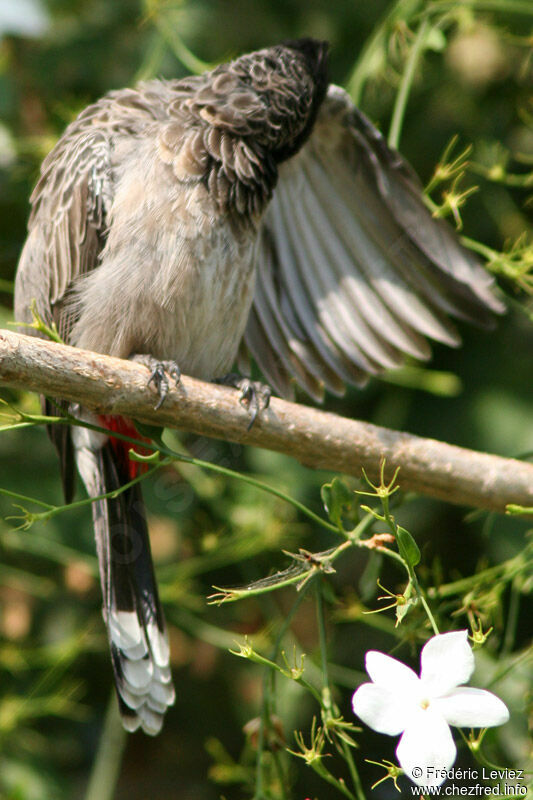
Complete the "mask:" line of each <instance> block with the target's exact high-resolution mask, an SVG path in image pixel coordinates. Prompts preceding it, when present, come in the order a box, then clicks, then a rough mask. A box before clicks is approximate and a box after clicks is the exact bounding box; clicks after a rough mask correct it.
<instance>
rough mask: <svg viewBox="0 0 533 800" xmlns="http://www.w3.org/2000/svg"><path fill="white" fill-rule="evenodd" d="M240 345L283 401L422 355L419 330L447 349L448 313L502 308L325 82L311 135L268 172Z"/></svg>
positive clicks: (475, 315) (412, 182)
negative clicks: (273, 177)
mask: <svg viewBox="0 0 533 800" xmlns="http://www.w3.org/2000/svg"><path fill="white" fill-rule="evenodd" d="M257 271H258V277H257V289H256V293H255V297H254V305H253V308H252V311H251V314H250V319H249V323H248V327H247V330H246V333H245V342H246V345H247V346H248V348H249V350H250V351H251V353H252V354H253V356H254V358H255V359H256V361H257V363H258V365H259V367H260V368H261V370H262V371H263V373H264V375H265V377H266V379H267V380H268V381H269V382H270V383H271V384H272V385H273V386H274V387H275V388H276V390H277V391H279V392H280V393H281V394H282V395H285V396H291V394H292V387H291V376H293V377H294V379H295V380H296V382H297V383H298V384H299V385H300V386H301V387H302V388H303V389H304V390H305V391H306V392H307V393H308V394H309V395H310V396H311V397H313V398H314V399H316V400H317V401H318V400H321V399H322V395H323V391H324V388H325V389H328V390H329V391H331V392H333V393H336V394H339V393H342V391H343V384H344V383H345V382H348V383H353V384H356V385H361V384H364V383H365V381H366V380H367V379H368V376H369V375H372V374H376V373H379V372H381V371H383V370H385V369H388V368H390V367H394V366H397V365H399V364H401V363H402V362H403V360H404V357H405V355H410V356H413V357H415V358H417V359H427V358H428V357H429V355H430V347H429V344H428V342H427V339H426V337H428V338H430V339H433V340H435V341H438V342H444V343H445V344H448V345H452V346H456V345H458V344H459V343H460V338H459V335H458V333H457V330H456V328H455V326H454V325H453V323H452V322H451V320H450V317H455V318H456V319H459V320H467V321H469V322H473V323H476V324H479V325H482V326H489V325H490V324H491V322H492V317H493V314H494V313H502V312H503V311H504V306H503V304H502V303H501V302H500V300H499V299H498V298H497V297H496V295H495V293H494V289H493V281H492V279H491V277H490V276H489V275H488V273H487V272H486V271H485V270H484V269H483V267H482V266H481V264H480V263H479V261H478V259H477V258H476V257H475V256H474V254H473V253H471V252H469V251H468V250H466V249H464V248H463V247H462V246H461V244H460V243H459V241H458V238H457V236H456V234H455V232H454V230H453V229H452V228H451V227H450V226H449V225H448V224H447V223H446V222H444V221H443V220H439V219H435V218H433V217H432V216H431V214H430V212H429V211H428V209H427V207H426V206H425V204H424V201H423V198H422V187H421V185H420V183H419V181H418V179H417V178H416V176H415V175H414V173H413V172H412V170H411V169H410V167H409V166H408V165H407V163H406V162H405V161H404V160H403V159H402V157H401V156H400V155H399V154H398V153H396V152H394V151H392V150H391V149H390V148H389V147H388V146H387V144H386V143H385V141H384V139H383V137H382V136H381V134H380V133H379V132H378V131H377V130H376V129H375V128H374V127H373V126H372V125H371V123H370V122H369V121H368V120H367V119H366V118H365V117H364V116H363V114H361V113H360V112H359V111H357V109H356V108H355V107H354V106H353V104H352V102H351V101H350V99H349V97H348V95H347V94H346V93H345V92H344V91H343V90H342V89H340V88H339V87H336V86H331V87H330V89H329V91H328V96H327V98H326V100H325V101H324V103H323V105H322V107H321V110H320V113H319V117H318V119H317V122H316V126H315V129H314V132H313V134H312V136H311V138H310V139H309V141H308V142H307V144H306V145H305V146H304V147H303V148H302V150H301V151H300V153H299V154H298V155H297V156H295V157H294V158H293V159H291V160H290V161H289V162H287V163H286V164H283V165H281V167H280V176H279V181H278V184H277V186H276V189H275V191H274V196H273V199H272V202H271V204H270V206H269V208H268V211H267V213H266V215H265V219H264V223H263V226H262V230H261V233H260V242H259V248H258V264H257Z"/></svg>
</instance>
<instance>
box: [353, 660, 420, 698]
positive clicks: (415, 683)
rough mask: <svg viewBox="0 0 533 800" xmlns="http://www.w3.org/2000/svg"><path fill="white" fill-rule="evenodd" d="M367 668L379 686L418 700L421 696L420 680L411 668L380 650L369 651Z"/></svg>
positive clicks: (366, 661) (366, 662)
mask: <svg viewBox="0 0 533 800" xmlns="http://www.w3.org/2000/svg"><path fill="white" fill-rule="evenodd" d="M365 666H366V671H367V672H368V674H369V676H370V677H371V679H372V681H373V682H374V683H376V684H377V685H378V686H384V687H385V688H386V689H397V690H398V691H403V692H407V693H409V694H413V695H414V696H416V697H417V698H418V697H419V696H420V678H419V677H418V675H417V674H416V672H414V670H412V669H411V667H408V666H406V665H405V664H402V662H401V661H397V660H396V659H395V658H391V656H386V655H385V653H380V652H379V651H378V650H369V651H368V653H367V654H366V658H365Z"/></svg>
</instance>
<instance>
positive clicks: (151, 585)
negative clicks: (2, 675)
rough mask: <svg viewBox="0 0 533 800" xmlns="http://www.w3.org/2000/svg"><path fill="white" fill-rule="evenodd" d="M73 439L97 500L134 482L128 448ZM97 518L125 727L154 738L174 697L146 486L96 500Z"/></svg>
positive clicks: (89, 434) (85, 435)
mask: <svg viewBox="0 0 533 800" xmlns="http://www.w3.org/2000/svg"><path fill="white" fill-rule="evenodd" d="M73 438H74V446H75V452H76V462H77V466H78V471H79V472H80V475H81V477H82V479H83V482H84V483H85V486H86V488H87V492H88V494H89V495H90V496H91V497H99V496H101V495H104V494H109V493H111V492H115V491H116V490H117V489H120V488H121V487H122V486H124V485H125V484H126V483H128V482H129V481H130V480H131V477H132V475H131V470H130V463H131V462H129V460H128V457H127V449H126V448H125V447H124V443H123V442H118V441H117V439H112V438H107V437H103V436H101V435H100V434H98V433H95V432H93V431H89V430H87V429H83V428H75V429H74V430H73ZM127 447H129V445H128V446H127ZM92 510H93V524H94V533H95V538H96V548H97V552H98V563H99V567H100V580H101V584H102V595H103V616H104V620H105V623H106V626H107V633H108V637H109V644H110V648H111V658H112V662H113V670H114V673H115V685H116V689H117V695H118V702H119V707H120V712H121V715H122V721H123V724H124V727H125V728H126V729H127V730H129V731H135V730H137V728H139V727H141V728H142V729H143V731H144V732H145V733H148V734H151V735H155V734H157V733H159V731H160V730H161V726H162V724H163V717H164V714H165V712H166V710H167V708H168V706H170V705H172V703H173V702H174V699H175V692H174V687H173V685H172V681H171V674H170V665H169V645H168V637H167V632H166V626H165V620H164V617H163V612H162V609H161V605H160V602H159V596H158V592H157V584H156V581H155V576H154V569H153V564H152V555H151V552H150V541H149V537H148V528H147V524H146V517H145V512H144V503H143V499H142V493H141V488H140V485H139V484H135V485H133V486H131V487H129V488H128V489H126V490H124V491H122V492H121V493H120V494H118V495H116V496H114V497H107V498H105V499H101V500H97V501H96V502H94V503H93V505H92Z"/></svg>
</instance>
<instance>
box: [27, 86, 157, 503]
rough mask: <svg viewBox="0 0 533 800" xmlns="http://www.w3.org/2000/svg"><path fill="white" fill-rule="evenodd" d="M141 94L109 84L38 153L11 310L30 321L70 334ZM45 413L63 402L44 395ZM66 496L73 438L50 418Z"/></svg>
mask: <svg viewBox="0 0 533 800" xmlns="http://www.w3.org/2000/svg"><path fill="white" fill-rule="evenodd" d="M142 100H143V98H142V96H141V95H140V94H139V93H138V92H136V91H134V90H131V89H126V90H122V91H118V92H111V93H110V94H109V95H107V96H106V97H104V98H102V100H100V101H99V102H98V103H95V104H94V105H92V106H89V107H88V108H87V109H85V111H83V113H82V114H81V115H80V116H79V117H78V118H77V119H76V120H75V121H74V122H72V123H71V124H70V125H69V127H68V128H67V129H66V131H65V133H64V134H63V136H62V137H61V139H60V140H59V141H58V142H57V144H56V145H55V147H54V148H53V150H51V151H50V153H49V154H48V156H47V157H46V158H45V160H44V161H43V164H42V166H41V175H40V179H39V181H38V183H37V185H36V187H35V189H34V191H33V194H32V196H31V199H30V200H31V204H32V211H31V214H30V218H29V222H28V236H27V239H26V242H25V245H24V248H23V250H22V253H21V256H20V260H19V265H18V269H17V277H16V282H15V318H16V319H17V320H18V321H19V322H28V323H29V322H31V321H32V312H31V306H32V303H33V302H34V301H35V305H36V310H37V312H38V314H39V315H40V317H41V318H42V319H43V321H44V322H45V323H47V324H48V325H50V324H51V323H52V322H54V323H55V324H56V325H57V328H58V330H59V334H60V336H61V337H62V338H63V340H64V341H66V342H68V341H69V338H70V332H71V330H72V327H73V325H74V323H75V321H76V314H77V309H76V304H75V303H73V302H72V300H73V289H74V287H75V284H76V280H77V279H78V278H79V277H81V276H82V275H84V274H86V273H88V272H90V271H91V270H93V269H95V268H96V267H97V266H98V263H99V255H100V253H101V251H102V249H103V246H104V244H105V238H106V232H107V219H106V215H107V212H108V210H109V207H110V205H111V200H112V164H111V160H112V141H113V137H114V136H116V134H117V132H121V131H122V130H125V131H126V132H127V131H128V130H131V131H134V130H135V126H136V125H137V126H138V125H139V124H141V122H142V119H146V118H147V116H148V117H149V113H148V111H147V108H146V103H144V104H143V102H142ZM43 405H44V408H45V410H46V412H47V413H49V414H55V413H57V410H58V408H59V409H61V408H66V406H67V405H68V404H66V403H63V402H62V401H59V400H58V401H56V402H55V403H54V402H53V401H51V400H49V399H45V398H43ZM49 434H50V437H51V439H52V441H53V443H54V445H55V446H56V448H57V450H58V454H59V457H60V462H61V472H62V477H63V484H64V490H65V497H66V498H67V501H68V500H69V499H71V497H72V492H73V476H74V472H73V469H72V443H71V439H70V434H69V431H68V429H67V428H66V426H51V427H50V429H49Z"/></svg>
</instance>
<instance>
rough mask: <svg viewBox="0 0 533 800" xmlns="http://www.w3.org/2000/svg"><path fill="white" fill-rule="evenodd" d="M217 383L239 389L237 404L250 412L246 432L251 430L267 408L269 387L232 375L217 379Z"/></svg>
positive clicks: (269, 394) (269, 396) (270, 393)
mask: <svg viewBox="0 0 533 800" xmlns="http://www.w3.org/2000/svg"><path fill="white" fill-rule="evenodd" d="M217 383H221V384H224V385H225V386H233V387H234V388H235V389H239V392H240V393H239V403H240V404H241V405H243V406H245V407H246V408H247V409H248V410H249V411H250V415H251V419H250V424H249V425H248V428H247V430H251V428H252V427H253V424H254V422H255V421H256V419H257V417H258V415H259V414H260V413H261V412H262V411H264V410H265V409H266V408H268V406H269V403H270V398H271V397H272V389H271V388H270V386H267V384H266V383H261V382H260V381H253V380H251V379H250V378H243V377H241V376H240V375H236V374H234V373H230V374H229V375H225V376H224V377H223V378H219V379H218V380H217Z"/></svg>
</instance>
